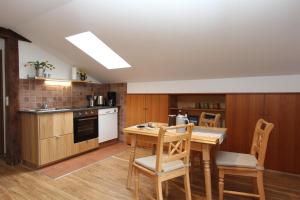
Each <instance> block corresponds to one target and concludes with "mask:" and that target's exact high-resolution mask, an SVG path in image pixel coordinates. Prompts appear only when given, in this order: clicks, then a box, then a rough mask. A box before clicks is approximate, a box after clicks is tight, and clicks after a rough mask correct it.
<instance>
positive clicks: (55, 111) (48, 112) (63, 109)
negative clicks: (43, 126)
mask: <svg viewBox="0 0 300 200" xmlns="http://www.w3.org/2000/svg"><path fill="white" fill-rule="evenodd" d="M118 107H119V106H94V107H87V108H62V109H57V110H49V111H33V110H31V109H28V110H26V109H24V110H19V112H20V113H31V114H38V115H40V114H51V113H63V112H76V111H85V110H95V109H97V110H100V109H108V108H118Z"/></svg>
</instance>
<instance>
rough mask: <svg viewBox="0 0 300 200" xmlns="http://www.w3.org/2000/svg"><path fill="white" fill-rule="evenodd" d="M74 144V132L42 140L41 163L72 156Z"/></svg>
mask: <svg viewBox="0 0 300 200" xmlns="http://www.w3.org/2000/svg"><path fill="white" fill-rule="evenodd" d="M73 145H74V143H73V134H67V135H62V136H56V137H52V138H47V139H42V140H40V165H44V164H47V163H51V162H53V161H56V160H60V159H63V158H66V157H68V156H71V155H72V154H73V148H74V147H73Z"/></svg>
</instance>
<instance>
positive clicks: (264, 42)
mask: <svg viewBox="0 0 300 200" xmlns="http://www.w3.org/2000/svg"><path fill="white" fill-rule="evenodd" d="M20 2H22V3H20ZM299 10H300V1H299V0H278V1H275V0H263V1H262V0H201V1H200V0H130V1H125V0H51V1H50V0H48V1H46V0H44V1H36V0H27V1H25V0H24V1H19V0H10V1H3V0H0V26H4V27H7V28H11V29H12V30H15V31H16V32H18V33H20V34H21V35H23V36H25V37H27V38H28V39H29V40H32V41H33V42H34V43H36V44H37V45H39V46H41V47H42V48H44V49H46V50H47V51H49V52H50V53H52V54H54V55H55V56H57V57H58V58H60V59H62V60H64V61H65V62H67V63H70V64H72V65H75V66H79V67H81V68H85V69H86V70H87V71H88V72H89V73H90V74H92V75H93V76H94V77H95V78H97V79H98V80H99V81H101V82H119V81H156V80H179V79H185V80H187V79H202V78H224V77H240V76H260V75H279V74H300V11H299ZM84 31H92V32H93V33H94V34H96V35H97V36H98V37H99V38H100V39H101V40H102V41H104V42H105V43H106V44H107V45H108V46H110V47H111V48H112V49H113V50H114V51H115V52H117V53H118V54H119V55H120V56H121V57H122V58H124V59H125V60H126V61H127V62H128V63H129V64H131V65H132V66H134V67H133V68H130V69H118V70H107V69H106V68H104V67H103V66H101V65H100V64H98V63H97V62H96V61H94V60H93V59H92V58H90V57H88V56H87V55H86V54H84V53H83V52H81V51H80V50H79V49H77V48H76V47H74V46H73V45H72V44H70V43H68V41H67V40H65V37H66V36H69V35H73V34H77V33H80V32H84Z"/></svg>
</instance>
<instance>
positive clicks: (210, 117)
mask: <svg viewBox="0 0 300 200" xmlns="http://www.w3.org/2000/svg"><path fill="white" fill-rule="evenodd" d="M220 118H221V114H214V113H207V112H202V113H201V115H200V121H199V125H200V126H206V127H219V126H220Z"/></svg>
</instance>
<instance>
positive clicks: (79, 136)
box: [74, 109, 98, 143]
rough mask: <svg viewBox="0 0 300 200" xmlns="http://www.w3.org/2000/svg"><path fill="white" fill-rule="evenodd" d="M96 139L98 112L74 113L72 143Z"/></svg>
mask: <svg viewBox="0 0 300 200" xmlns="http://www.w3.org/2000/svg"><path fill="white" fill-rule="evenodd" d="M94 138H98V110H97V109H92V110H84V111H76V112H74V143H78V142H82V141H86V140H90V139H94Z"/></svg>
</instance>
